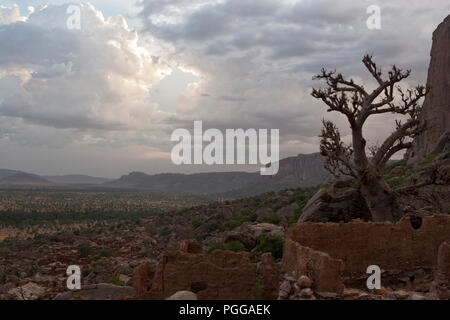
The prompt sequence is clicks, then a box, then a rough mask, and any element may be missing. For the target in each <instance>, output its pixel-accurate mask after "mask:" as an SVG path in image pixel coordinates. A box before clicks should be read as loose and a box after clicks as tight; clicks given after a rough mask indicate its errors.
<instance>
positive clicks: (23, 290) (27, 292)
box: [8, 282, 45, 300]
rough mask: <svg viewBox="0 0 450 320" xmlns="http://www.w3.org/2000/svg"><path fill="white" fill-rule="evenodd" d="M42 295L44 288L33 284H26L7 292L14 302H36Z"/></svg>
mask: <svg viewBox="0 0 450 320" xmlns="http://www.w3.org/2000/svg"><path fill="white" fill-rule="evenodd" d="M44 293H45V288H43V287H41V286H39V285H37V284H36V283H34V282H28V283H27V284H25V285H23V286H20V287H17V288H13V289H11V290H9V291H8V294H9V295H10V296H11V297H12V298H13V299H16V300H38V299H39V298H41V297H42V295H44Z"/></svg>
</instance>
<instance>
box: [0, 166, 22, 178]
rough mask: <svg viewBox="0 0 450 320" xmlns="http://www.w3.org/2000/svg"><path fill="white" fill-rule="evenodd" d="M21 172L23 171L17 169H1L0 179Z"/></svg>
mask: <svg viewBox="0 0 450 320" xmlns="http://www.w3.org/2000/svg"><path fill="white" fill-rule="evenodd" d="M18 173H21V171H17V170H7V169H0V180H1V179H3V178H7V177H10V176H13V175H15V174H18Z"/></svg>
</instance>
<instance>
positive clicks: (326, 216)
mask: <svg viewBox="0 0 450 320" xmlns="http://www.w3.org/2000/svg"><path fill="white" fill-rule="evenodd" d="M350 185H351V181H349V180H347V181H343V180H338V181H336V182H335V183H334V184H333V185H332V186H331V187H328V188H325V189H321V190H319V191H318V192H317V193H316V194H315V195H314V196H313V197H312V198H311V199H310V200H309V202H308V203H307V204H306V206H305V207H304V208H303V213H302V215H301V216H300V219H299V222H340V221H344V222H349V221H351V220H354V219H362V220H365V221H370V220H371V215H370V211H369V208H368V207H367V204H366V201H365V200H364V198H363V196H362V195H361V192H360V191H359V190H357V189H355V188H352V187H351V186H350Z"/></svg>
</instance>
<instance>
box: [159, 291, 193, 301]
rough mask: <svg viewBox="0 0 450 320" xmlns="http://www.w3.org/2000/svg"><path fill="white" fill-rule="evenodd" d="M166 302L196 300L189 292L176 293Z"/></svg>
mask: <svg viewBox="0 0 450 320" xmlns="http://www.w3.org/2000/svg"><path fill="white" fill-rule="evenodd" d="M166 300H198V298H197V295H196V294H195V293H193V292H191V291H178V292H176V293H174V294H173V295H171V296H170V297H168V298H167V299H166Z"/></svg>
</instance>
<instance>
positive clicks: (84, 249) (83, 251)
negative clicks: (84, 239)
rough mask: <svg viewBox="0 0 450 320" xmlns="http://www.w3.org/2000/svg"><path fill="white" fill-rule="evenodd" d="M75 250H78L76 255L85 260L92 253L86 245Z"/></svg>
mask: <svg viewBox="0 0 450 320" xmlns="http://www.w3.org/2000/svg"><path fill="white" fill-rule="evenodd" d="M77 249H78V254H79V255H80V257H82V258H86V257H88V256H90V255H91V254H92V253H93V252H94V250H93V249H92V248H91V247H89V246H87V245H85V246H79V247H78V248H77Z"/></svg>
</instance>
